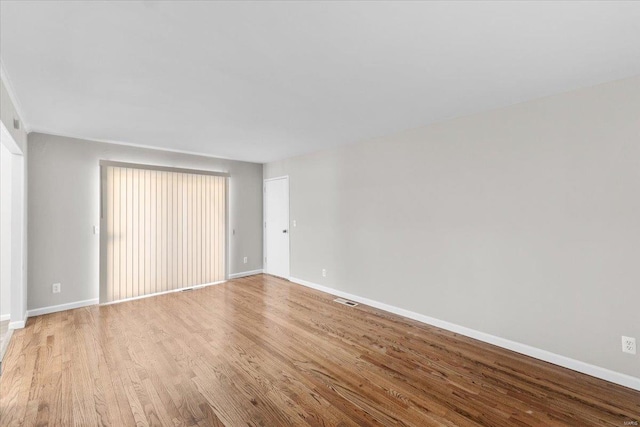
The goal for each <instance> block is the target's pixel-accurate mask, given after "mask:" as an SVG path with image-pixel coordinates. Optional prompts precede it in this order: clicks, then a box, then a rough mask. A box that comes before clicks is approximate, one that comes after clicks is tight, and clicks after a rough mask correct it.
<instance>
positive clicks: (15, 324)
mask: <svg viewBox="0 0 640 427" xmlns="http://www.w3.org/2000/svg"><path fill="white" fill-rule="evenodd" d="M26 324H27V319H26V318H25V319H24V320H16V321H15V322H9V329H22V328H24V325H26Z"/></svg>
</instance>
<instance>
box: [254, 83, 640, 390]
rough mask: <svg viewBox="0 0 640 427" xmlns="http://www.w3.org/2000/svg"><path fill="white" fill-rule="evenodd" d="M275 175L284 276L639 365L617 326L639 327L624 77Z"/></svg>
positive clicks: (639, 180)
mask: <svg viewBox="0 0 640 427" xmlns="http://www.w3.org/2000/svg"><path fill="white" fill-rule="evenodd" d="M281 175H289V177H290V192H291V196H290V197H291V199H290V205H291V215H290V218H291V220H296V221H297V227H295V228H293V227H291V228H290V229H291V276H292V277H295V278H300V279H305V280H308V281H311V282H314V283H318V284H321V285H324V286H329V287H332V288H334V289H338V290H341V291H344V292H349V293H352V294H356V295H359V296H362V297H367V298H371V299H373V300H377V301H380V302H383V303H387V304H391V305H394V306H397V307H401V308H404V309H408V310H411V311H414V312H417V313H420V314H424V315H427V316H431V317H435V318H438V319H441V320H445V321H449V322H452V323H455V324H458V325H462V326H466V327H469V328H473V329H476V330H479V331H483V332H486V333H489V334H493V335H496V336H499V337H503V338H506V339H510V340H513V341H517V342H520V343H524V344H528V345H531V346H534V347H537V348H540V349H544V350H548V351H551V352H553V353H556V354H560V355H564V356H567V357H571V358H574V359H577V360H581V361H584V362H587V363H591V364H594V365H597V366H601V367H604V368H608V369H611V370H614V371H617V372H621V373H626V374H629V375H632V376H635V377H640V356H633V355H629V354H623V353H622V352H621V338H620V337H621V335H628V336H633V337H636V338H638V339H640V315H639V311H638V302H639V301H640V77H637V78H632V79H626V80H622V81H617V82H612V83H608V84H604V85H600V86H596V87H593V88H587V89H582V90H578V91H574V92H570V93H566V94H561V95H557V96H553V97H548V98H544V99H540V100H536V101H532V102H527V103H523V104H519V105H515V106H512V107H508V108H505V109H501V110H496V111H491V112H487V113H482V114H478V115H474V116H470V117H464V118H459V119H455V120H450V121H447V122H443V123H440V124H436V125H432V126H429V127H425V128H421V129H415V130H411V131H407V132H403V133H401V134H397V135H394V136H391V137H386V138H380V139H376V140H373V141H368V142H365V143H359V144H355V145H351V146H348V147H344V148H340V149H332V150H329V151H324V152H320V153H316V154H312V155H306V156H300V157H295V158H292V159H288V160H284V161H279V162H274V163H269V164H267V165H265V168H264V176H265V178H271V177H276V176H281ZM323 268H326V269H327V277H326V278H323V277H322V275H321V269H323Z"/></svg>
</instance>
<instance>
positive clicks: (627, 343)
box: [622, 335, 636, 354]
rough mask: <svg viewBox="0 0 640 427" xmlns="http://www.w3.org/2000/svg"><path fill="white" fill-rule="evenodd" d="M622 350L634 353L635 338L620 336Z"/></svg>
mask: <svg viewBox="0 0 640 427" xmlns="http://www.w3.org/2000/svg"><path fill="white" fill-rule="evenodd" d="M622 352H623V353H629V354H636V339H635V338H632V337H625V336H624V335H623V336H622Z"/></svg>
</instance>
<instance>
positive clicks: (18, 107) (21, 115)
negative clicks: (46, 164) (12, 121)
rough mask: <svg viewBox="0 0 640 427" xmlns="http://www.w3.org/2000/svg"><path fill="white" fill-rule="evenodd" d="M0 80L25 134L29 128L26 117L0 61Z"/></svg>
mask: <svg viewBox="0 0 640 427" xmlns="http://www.w3.org/2000/svg"><path fill="white" fill-rule="evenodd" d="M0 78H1V79H2V81H3V82H4V87H5V88H6V89H7V93H8V94H9V99H10V100H11V102H12V103H13V107H14V108H15V109H16V113H18V118H19V119H20V121H21V122H22V127H23V128H24V131H25V132H26V133H29V131H30V129H31V128H30V127H29V125H28V124H27V117H26V116H25V115H24V110H23V109H22V105H21V104H20V101H18V97H17V96H16V91H15V89H14V88H13V83H12V82H11V78H9V74H8V73H7V70H6V69H5V68H4V64H3V63H2V61H0Z"/></svg>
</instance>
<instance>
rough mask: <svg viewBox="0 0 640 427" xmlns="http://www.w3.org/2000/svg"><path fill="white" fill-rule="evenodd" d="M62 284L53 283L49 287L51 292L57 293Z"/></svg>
mask: <svg viewBox="0 0 640 427" xmlns="http://www.w3.org/2000/svg"><path fill="white" fill-rule="evenodd" d="M61 288H62V286H61V285H60V283H54V284H53V285H52V287H51V292H53V293H54V294H59V293H60V291H61Z"/></svg>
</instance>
